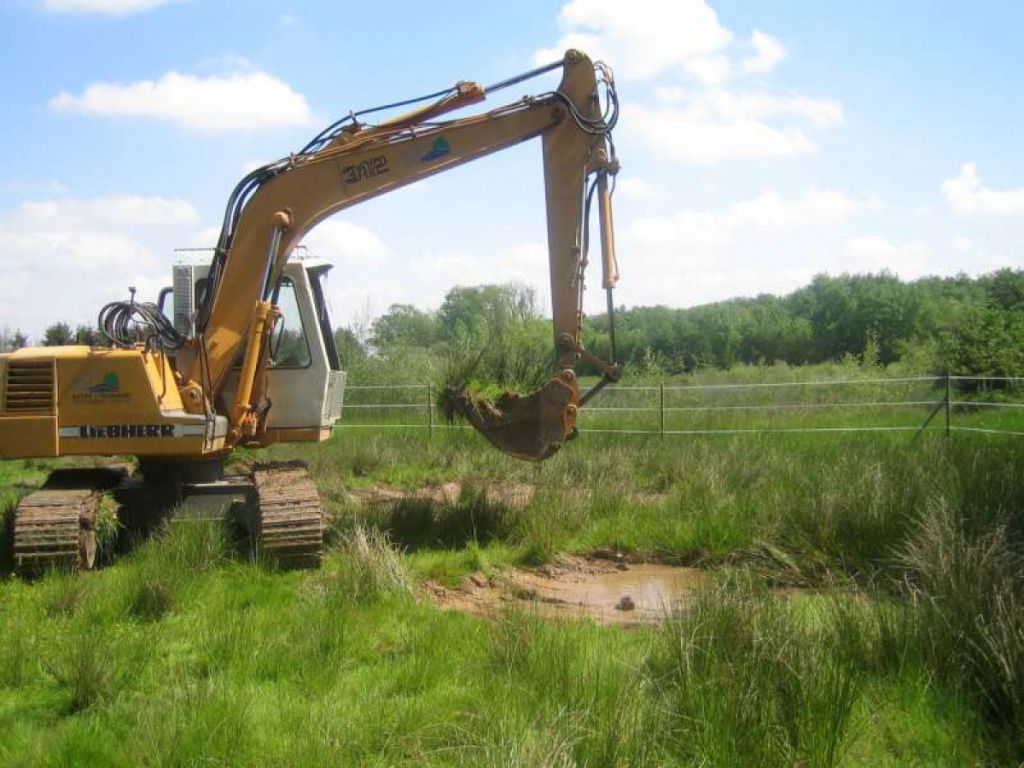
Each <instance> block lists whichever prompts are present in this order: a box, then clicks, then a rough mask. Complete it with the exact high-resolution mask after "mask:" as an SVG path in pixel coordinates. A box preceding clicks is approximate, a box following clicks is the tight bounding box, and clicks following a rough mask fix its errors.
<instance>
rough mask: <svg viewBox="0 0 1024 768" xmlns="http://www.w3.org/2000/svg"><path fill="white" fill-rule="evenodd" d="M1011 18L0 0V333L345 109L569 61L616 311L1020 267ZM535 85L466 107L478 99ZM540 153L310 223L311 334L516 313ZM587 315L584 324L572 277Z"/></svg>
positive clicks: (200, 214)
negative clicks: (487, 305)
mask: <svg viewBox="0 0 1024 768" xmlns="http://www.w3.org/2000/svg"><path fill="white" fill-rule="evenodd" d="M1022 23H1024V4H1021V3H1016V2H985V3H966V2H965V3H952V2H948V3H936V2H908V1H904V2H900V3H891V2H861V3H856V4H854V3H820V2H811V1H810V0H799V1H798V0H781V1H780V2H774V3H750V2H739V1H736V2H705V1H704V0H632V1H631V2H621V1H619V0H568V1H566V0H562V1H560V2H521V3H517V4H513V5H504V6H502V5H499V4H493V7H492V4H481V3H469V2H437V3H432V4H429V5H426V4H421V3H402V2H392V3H389V4H387V6H386V11H382V10H381V6H371V5H369V4H349V3H337V2H313V1H312V0H307V1H305V2H303V1H302V0H252V1H251V2H246V3H244V4H243V3H238V2H227V1H226V0H2V2H0V29H2V30H3V32H2V35H3V45H2V46H0V67H2V68H3V72H4V77H3V80H2V82H0V94H2V97H3V103H4V107H5V118H4V120H3V121H2V122H0V142H2V146H3V149H4V160H3V163H2V164H0V269H2V274H4V275H5V283H6V289H5V290H4V291H3V292H0V327H2V326H9V327H11V328H22V329H24V330H26V331H27V332H29V333H30V334H32V335H37V334H38V333H40V331H41V330H42V328H43V327H44V326H45V325H47V324H48V323H50V322H52V321H54V320H57V319H65V320H68V321H70V322H73V323H75V322H90V321H92V319H93V318H94V316H95V313H96V311H97V310H98V308H99V307H100V305H101V304H102V303H104V302H106V301H109V300H111V299H115V298H121V297H122V296H124V295H126V293H127V286H128V285H136V286H138V287H139V289H140V291H141V292H142V293H143V294H144V295H149V296H152V295H154V294H155V292H156V290H158V288H159V287H160V286H161V285H163V284H165V283H167V281H168V275H169V271H170V265H171V264H172V263H173V261H174V260H175V258H176V257H175V254H174V248H175V247H190V246H203V245H209V244H212V240H213V238H214V237H215V231H216V225H217V223H218V221H219V219H220V217H221V215H222V209H223V205H224V202H225V200H226V198H227V195H228V193H229V192H230V190H231V188H232V187H233V185H234V183H235V182H236V181H237V180H238V178H240V177H241V175H242V174H243V173H244V172H245V171H246V170H247V169H248V168H250V167H252V166H253V165H254V164H256V163H258V162H261V161H266V160H270V159H274V158H276V157H279V156H282V155H285V154H287V153H288V152H289V151H292V150H295V149H298V148H299V147H301V146H302V145H303V144H304V143H305V141H306V140H307V139H308V138H309V137H310V136H312V135H313V134H314V133H316V132H317V131H318V130H319V128H320V127H322V125H323V124H326V123H327V122H329V121H330V120H331V119H332V118H333V117H336V116H338V115H341V114H344V113H346V112H347V111H348V110H349V109H356V108H361V107H365V106H370V105H375V104H379V103H384V102H388V101H394V100H397V99H401V98H405V97H408V96H414V95H418V94H420V93H425V92H428V91H433V90H437V89H439V88H441V87H444V86H446V85H449V84H451V83H453V82H455V81H456V80H459V79H472V80H477V81H479V82H481V83H488V82H493V81H495V80H498V79H501V78H503V77H506V76H508V75H511V74H514V73H517V72H519V71H522V70H524V69H526V68H528V67H530V66H533V65H534V64H535V63H538V62H540V61H546V60H548V59H550V58H552V57H556V56H557V54H558V52H560V51H561V50H563V49H564V48H565V47H567V46H570V45H571V46H578V47H581V48H583V49H584V50H586V51H587V52H588V53H590V54H591V55H593V56H594V57H596V58H603V59H604V60H606V61H607V62H608V63H609V64H611V66H612V67H613V68H614V70H615V73H616V78H617V82H618V86H619V93H620V97H621V100H622V105H623V114H622V117H621V120H620V123H619V127H618V129H617V131H616V145H617V147H618V149H619V153H620V156H621V160H622V164H623V171H622V173H621V175H620V178H619V182H620V183H619V186H618V191H617V194H616V198H615V205H616V223H617V226H618V232H617V234H618V240H619V257H620V262H621V270H622V282H621V290H620V291H619V294H618V301H619V302H620V303H624V304H628V305H636V304H653V303H662V304H668V305H673V306H689V305H693V304H699V303H703V302H706V301H712V300H717V299H722V298H727V297H730V296H734V295H754V294H757V293H761V292H773V293H781V292H786V291H789V290H792V289H794V288H796V287H798V286H799V285H801V284H803V283H805V282H806V281H807V280H808V279H810V277H811V276H813V275H814V274H815V273H818V272H830V273H840V272H864V271H878V270H881V269H888V270H890V271H892V272H895V273H897V274H899V275H901V276H902V277H905V278H913V277H917V276H920V275H923V274H954V273H957V272H961V271H962V272H967V273H972V274H975V273H979V272H984V271H989V270H992V269H995V268H998V267H1002V266H1012V267H1019V266H1021V257H1022V255H1024V149H1022V146H1021V142H1020V140H1019V138H1018V137H1019V136H1020V135H1021V133H1022V130H1021V129H1022V127H1024V126H1022V122H1024V106H1022V105H1021V103H1020V100H1019V99H1018V98H1017V94H1018V93H1019V91H1020V89H1021V86H1020V82H1019V80H1020V74H1019V73H1020V72H1021V71H1024V66H1022V65H1024V61H1022V59H1024V54H1022V53H1021V47H1020V45H1019V30H1020V29H1021V27H1022ZM551 84H552V83H551V81H535V82H533V83H529V84H526V85H524V86H520V90H519V91H503V92H501V93H498V94H495V98H494V101H493V102H492V105H493V104H497V103H503V102H504V101H506V100H508V99H514V98H516V97H518V96H519V95H522V94H525V93H533V92H541V91H543V90H545V89H546V88H548V87H550V85H551ZM544 231H545V230H544V221H543V190H542V179H541V176H540V151H539V147H538V146H535V145H533V144H531V145H525V146H522V147H518V148H516V149H514V150H510V151H509V152H507V153H503V154H501V155H499V156H495V157H492V158H487V159H485V160H483V161H481V162H479V163H476V164H473V165H472V166H469V167H465V168H462V169H458V170H456V171H454V172H452V173H450V174H447V175H445V176H442V177H435V178H433V179H430V180H428V181H427V182H424V183H423V184H420V185H416V186H413V187H410V188H407V189H405V190H402V191H400V192H397V193H395V194H392V195H388V196H386V197H384V198H381V199H379V200H376V201H373V202H371V203H368V204H366V205H365V206H361V207H359V208H356V209H352V210H350V211H346V212H343V213H342V214H341V215H339V216H337V217H335V218H333V219H331V220H330V221H328V222H326V223H325V224H323V225H321V226H320V227H318V228H317V229H316V230H314V231H313V232H312V233H311V234H310V235H309V237H308V238H307V244H308V245H309V246H310V248H311V249H312V250H313V251H315V252H316V253H317V254H318V255H321V256H323V257H325V258H329V259H331V260H333V261H335V263H336V264H337V265H338V269H337V270H336V273H335V274H334V276H333V279H332V281H331V287H330V295H331V302H332V305H333V311H334V315H335V319H336V321H337V322H339V323H348V322H352V321H359V322H365V321H366V320H367V319H368V318H370V317H372V316H374V315H376V314H379V313H381V312H383V311H385V310H386V309H387V307H388V305H389V304H391V303H394V302H406V303H413V304H416V305H418V306H421V307H424V308H429V307H436V306H437V305H438V303H439V302H440V300H441V298H442V297H443V295H444V292H445V291H446V290H447V289H448V288H450V287H451V286H452V285H455V284H458V283H461V284H472V283H479V282H486V281H500V280H508V279H515V280H523V281H526V282H529V283H531V284H533V285H535V286H537V287H538V289H539V291H540V293H541V295H542V296H546V293H547V287H546V284H545V283H546V274H547V272H546V266H545V264H546V254H545V249H544ZM590 282H591V284H592V286H593V289H592V290H591V291H590V294H591V296H590V298H589V299H588V306H591V307H592V308H593V309H594V310H595V311H599V309H600V307H601V306H602V297H601V295H600V290H599V286H598V282H599V281H598V280H597V275H596V274H595V275H593V277H592V280H591V281H590Z"/></svg>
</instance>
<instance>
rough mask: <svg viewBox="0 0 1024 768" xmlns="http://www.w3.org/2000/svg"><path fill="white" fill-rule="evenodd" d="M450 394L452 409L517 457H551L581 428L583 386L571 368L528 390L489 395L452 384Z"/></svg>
mask: <svg viewBox="0 0 1024 768" xmlns="http://www.w3.org/2000/svg"><path fill="white" fill-rule="evenodd" d="M446 395H447V397H446V400H447V403H448V405H449V406H450V408H451V410H453V411H455V412H457V413H459V414H460V415H461V416H462V417H463V418H465V419H466V421H468V422H469V423H470V424H472V425H473V427H474V428H476V430H477V431H478V432H479V433H480V434H482V435H483V436H484V437H486V438H487V439H488V440H489V441H490V442H491V444H492V445H494V446H495V447H496V448H498V449H499V450H501V451H503V452H505V453H507V454H508V455H510V456H514V457H516V458H517V459H527V460H530V461H540V460H542V459H546V458H548V457H549V456H552V455H553V454H554V453H555V452H556V451H557V450H558V449H559V448H560V447H561V446H562V443H564V442H565V441H566V440H571V439H572V438H573V437H575V434H576V414H577V413H578V411H579V402H580V388H579V385H578V384H577V383H576V377H575V375H573V372H572V371H565V372H563V373H560V374H558V375H556V376H554V377H552V378H551V379H550V380H549V381H548V382H547V383H546V384H545V385H544V386H543V387H541V388H540V389H538V390H537V391H536V392H533V393H532V394H529V395H525V396H524V395H519V394H517V393H515V392H509V391H507V392H505V393H503V394H502V395H501V396H500V397H498V398H497V399H496V400H493V401H490V400H485V399H482V398H480V397H474V395H473V393H472V392H470V391H469V390H467V389H466V388H465V387H461V386H449V387H448V389H447V392H446Z"/></svg>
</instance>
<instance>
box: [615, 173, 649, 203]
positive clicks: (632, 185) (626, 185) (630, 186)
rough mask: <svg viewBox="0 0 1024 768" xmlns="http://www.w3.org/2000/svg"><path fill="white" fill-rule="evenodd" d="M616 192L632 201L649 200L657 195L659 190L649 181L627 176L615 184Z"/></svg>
mask: <svg viewBox="0 0 1024 768" xmlns="http://www.w3.org/2000/svg"><path fill="white" fill-rule="evenodd" d="M615 191H616V193H617V194H620V195H622V196H623V197H628V198H630V199H632V200H649V199H651V198H652V197H654V196H655V195H656V194H657V189H656V188H655V187H654V185H653V184H651V183H650V182H648V181H645V180H644V179H638V178H636V177H634V176H626V177H625V178H620V179H618V180H617V181H616V182H615Z"/></svg>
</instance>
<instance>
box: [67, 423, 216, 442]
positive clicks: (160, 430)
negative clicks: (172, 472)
mask: <svg viewBox="0 0 1024 768" xmlns="http://www.w3.org/2000/svg"><path fill="white" fill-rule="evenodd" d="M204 434H206V429H205V427H203V426H202V425H201V424H197V425H194V426H193V425H188V424H102V425H93V424H83V425H82V426H80V427H61V428H60V436H61V438H62V439H64V438H72V437H75V438H83V439H86V440H100V439H104V438H119V439H132V438H139V437H141V438H161V437H199V436H202V435H204Z"/></svg>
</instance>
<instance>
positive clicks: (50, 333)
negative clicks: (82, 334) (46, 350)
mask: <svg viewBox="0 0 1024 768" xmlns="http://www.w3.org/2000/svg"><path fill="white" fill-rule="evenodd" d="M74 338H75V337H74V336H73V335H72V333H71V326H69V325H68V324H67V323H54V324H53V325H51V326H49V327H48V328H47V329H46V330H45V331H43V345H44V346H47V347H62V346H66V345H68V344H70V343H71V342H72V341H74Z"/></svg>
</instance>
